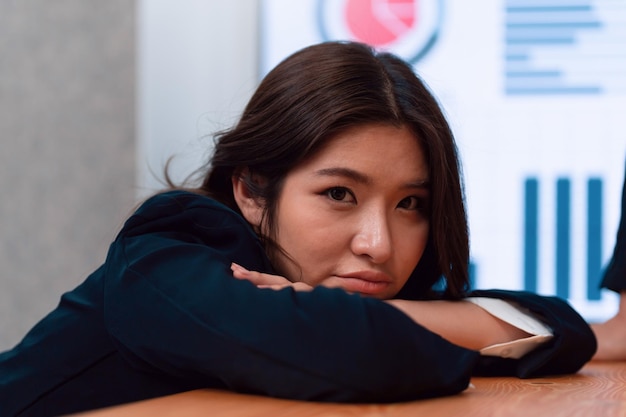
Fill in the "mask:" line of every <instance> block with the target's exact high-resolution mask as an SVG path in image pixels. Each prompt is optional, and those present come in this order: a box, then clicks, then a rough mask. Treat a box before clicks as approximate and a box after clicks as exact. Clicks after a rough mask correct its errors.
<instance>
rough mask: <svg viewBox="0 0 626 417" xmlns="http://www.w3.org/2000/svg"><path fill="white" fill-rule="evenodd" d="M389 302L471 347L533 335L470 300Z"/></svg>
mask: <svg viewBox="0 0 626 417" xmlns="http://www.w3.org/2000/svg"><path fill="white" fill-rule="evenodd" d="M387 302H388V303H389V304H391V305H393V306H394V307H396V308H398V309H399V310H401V311H402V312H404V313H405V314H406V315H408V316H409V317H410V318H411V319H413V321H415V322H416V323H418V324H420V325H421V326H423V327H425V328H427V329H428V330H430V331H432V332H433V333H436V334H438V335H440V336H441V337H443V338H444V339H446V340H448V341H450V342H452V343H454V344H456V345H459V346H463V347H465V348H468V349H474V350H480V349H482V348H484V347H487V346H491V345H494V344H496V343H505V342H510V341H513V340H517V339H521V338H524V337H528V336H530V335H529V334H528V333H526V332H525V331H523V330H521V329H518V328H517V327H515V326H512V325H510V324H508V323H506V322H504V321H502V320H500V319H498V318H496V317H495V316H492V315H491V314H489V313H488V312H486V311H485V310H483V309H482V308H481V307H479V306H477V305H475V304H473V303H470V302H467V301H409V300H388V301H387Z"/></svg>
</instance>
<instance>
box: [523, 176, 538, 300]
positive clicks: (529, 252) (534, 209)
mask: <svg viewBox="0 0 626 417" xmlns="http://www.w3.org/2000/svg"><path fill="white" fill-rule="evenodd" d="M538 248H539V181H538V180H537V178H527V179H526V182H525V184H524V289H525V290H526V291H532V292H536V291H537V276H538V273H539V270H538V264H539V262H538V257H539V249H538Z"/></svg>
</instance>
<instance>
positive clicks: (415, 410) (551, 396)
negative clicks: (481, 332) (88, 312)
mask: <svg viewBox="0 0 626 417" xmlns="http://www.w3.org/2000/svg"><path fill="white" fill-rule="evenodd" d="M472 385H473V387H470V388H468V389H467V390H466V391H464V392H463V393H461V394H459V395H455V396H452V397H445V398H436V399H432V400H421V401H414V402H409V403H396V404H327V403H310V402H304V401H291V400H278V399H273V398H267V397H259V396H253V395H242V394H235V393H231V392H224V391H215V390H197V391H190V392H185V393H181V394H177V395H171V396H167V397H161V398H156V399H151V400H146V401H141V402H137V403H133V404H127V405H122V406H116V407H111V408H108V409H104V410H98V411H94V412H90V413H85V414H81V416H83V417H113V416H115V417H127V416H133V417H141V416H165V417H168V416H172V417H173V416H176V417H200V416H203V417H205V416H211V417H244V416H245V417H250V416H258V417H274V416H281V417H321V416H332V417H344V416H355V417H357V416H358V417H370V416H371V417H374V416H376V417H387V416H415V417H419V416H428V417H437V416H463V417H472V416H476V417H489V416H506V417H516V416H520V417H522V416H523V417H544V416H546V417H559V416H564V417H565V416H567V417H575V416H581V417H582V416H585V417H587V416H591V417H596V416H598V417H614V416H622V417H626V362H613V363H611V362H591V363H589V364H587V365H586V366H585V367H584V368H583V369H582V370H581V371H580V372H579V373H578V374H575V375H566V376H560V377H551V378H537V379H517V378H473V379H472Z"/></svg>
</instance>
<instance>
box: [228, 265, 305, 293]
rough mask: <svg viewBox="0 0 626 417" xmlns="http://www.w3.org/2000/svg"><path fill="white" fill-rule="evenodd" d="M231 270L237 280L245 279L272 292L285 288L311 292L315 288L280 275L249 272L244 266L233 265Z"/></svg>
mask: <svg viewBox="0 0 626 417" xmlns="http://www.w3.org/2000/svg"><path fill="white" fill-rule="evenodd" d="M230 269H231V271H233V276H234V277H235V278H237V279H245V280H248V281H250V282H251V283H253V284H254V285H256V286H257V288H270V289H272V290H282V289H283V288H287V287H292V288H293V289H294V290H296V291H311V290H312V289H313V287H311V286H310V285H308V284H305V283H303V282H291V281H289V280H288V279H287V278H285V277H281V276H279V275H271V274H264V273H261V272H256V271H249V270H247V269H246V268H244V267H243V266H241V265H239V264H236V263H234V262H233V263H232V264H230Z"/></svg>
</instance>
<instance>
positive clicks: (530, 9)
mask: <svg viewBox="0 0 626 417" xmlns="http://www.w3.org/2000/svg"><path fill="white" fill-rule="evenodd" d="M591 10H593V9H592V8H591V6H589V5H585V6H582V5H578V6H556V5H547V6H507V7H506V11H507V12H508V13H519V12H522V13H523V12H531V13H534V12H538V13H543V12H590V11H591Z"/></svg>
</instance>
